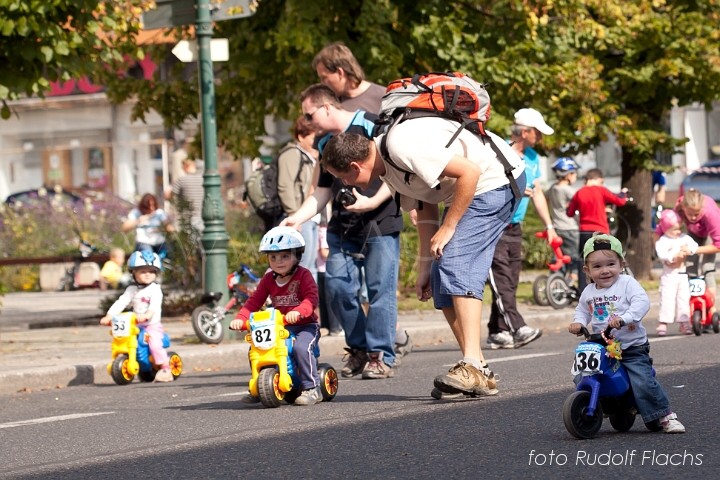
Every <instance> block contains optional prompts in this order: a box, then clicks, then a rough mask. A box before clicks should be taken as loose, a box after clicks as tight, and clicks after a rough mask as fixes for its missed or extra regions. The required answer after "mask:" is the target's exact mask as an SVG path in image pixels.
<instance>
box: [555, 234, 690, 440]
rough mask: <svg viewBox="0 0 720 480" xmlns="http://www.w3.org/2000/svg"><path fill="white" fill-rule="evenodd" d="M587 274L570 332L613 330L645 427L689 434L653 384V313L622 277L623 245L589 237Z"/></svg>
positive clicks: (629, 279)
mask: <svg viewBox="0 0 720 480" xmlns="http://www.w3.org/2000/svg"><path fill="white" fill-rule="evenodd" d="M583 258H584V259H585V266H584V267H583V270H584V271H585V273H586V274H587V275H588V276H589V277H590V279H591V280H592V283H590V284H589V285H588V286H587V288H585V290H584V291H583V293H582V295H581V296H580V301H579V302H578V306H577V308H576V309H575V317H574V320H573V323H571V324H570V326H569V327H568V331H569V332H570V333H574V334H576V335H579V334H580V331H581V328H582V327H583V326H585V327H588V328H589V329H591V331H592V332H593V333H600V332H603V331H604V330H605V329H606V328H607V327H608V326H610V327H613V328H614V329H615V330H614V336H615V338H616V339H617V340H618V341H620V343H621V348H622V360H621V362H622V364H623V365H624V366H625V369H626V370H627V373H628V377H629V378H630V385H631V386H632V391H633V395H634V396H635V403H636V404H637V409H638V412H639V413H640V415H641V416H642V419H643V422H645V423H646V424H648V423H651V422H655V421H657V420H659V421H660V425H662V428H663V430H664V431H665V432H666V433H685V427H684V426H683V424H682V423H680V422H679V421H678V419H677V415H675V414H674V413H673V412H672V410H670V401H669V400H668V397H667V395H666V394H665V391H664V390H663V388H662V387H661V386H660V384H659V383H658V382H657V380H656V379H655V376H654V375H653V372H652V359H651V358H650V344H649V343H648V338H647V332H646V331H645V327H644V326H643V324H642V319H643V317H644V316H645V315H646V314H647V312H648V310H650V299H649V298H648V295H647V293H646V292H645V290H644V289H643V288H642V286H640V284H639V283H638V282H637V280H635V279H634V278H633V277H631V276H630V275H620V273H621V272H622V271H623V268H624V266H625V258H624V257H623V249H622V244H621V243H620V241H619V240H618V239H617V238H615V237H613V236H612V235H606V234H600V235H596V236H594V237H591V238H590V239H589V240H588V241H587V242H585V245H584V247H583Z"/></svg>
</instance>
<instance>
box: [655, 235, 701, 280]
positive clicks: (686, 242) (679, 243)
mask: <svg viewBox="0 0 720 480" xmlns="http://www.w3.org/2000/svg"><path fill="white" fill-rule="evenodd" d="M682 247H687V248H688V250H690V253H691V254H695V252H697V249H698V244H697V242H696V241H695V240H693V239H692V238H690V236H689V235H686V234H684V233H683V234H681V235H680V236H679V237H677V238H670V237H668V236H666V235H663V236H662V237H660V238H658V240H657V242H655V253H657V257H658V260H660V261H661V262H663V275H665V274H669V273H683V272H685V264H684V263H683V264H681V265H680V266H679V267H677V268H672V267H669V266H667V265H666V264H665V262H671V263H672V262H674V261H675V257H677V254H678V253H680V249H681V248H682Z"/></svg>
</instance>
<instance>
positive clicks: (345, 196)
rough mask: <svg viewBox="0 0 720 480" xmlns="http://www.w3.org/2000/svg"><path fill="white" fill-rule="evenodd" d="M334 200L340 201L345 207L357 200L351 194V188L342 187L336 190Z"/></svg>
mask: <svg viewBox="0 0 720 480" xmlns="http://www.w3.org/2000/svg"><path fill="white" fill-rule="evenodd" d="M335 200H337V201H338V202H340V204H341V205H342V206H343V207H347V206H348V205H353V204H354V203H355V202H356V201H357V198H355V195H353V193H352V190H350V189H349V188H345V187H343V188H341V189H340V190H338V193H337V195H336V196H335Z"/></svg>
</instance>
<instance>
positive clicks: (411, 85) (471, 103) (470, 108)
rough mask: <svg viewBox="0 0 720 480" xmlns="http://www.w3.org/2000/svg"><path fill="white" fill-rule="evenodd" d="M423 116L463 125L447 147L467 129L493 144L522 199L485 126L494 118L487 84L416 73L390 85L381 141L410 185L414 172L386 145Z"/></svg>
mask: <svg viewBox="0 0 720 480" xmlns="http://www.w3.org/2000/svg"><path fill="white" fill-rule="evenodd" d="M421 117H442V118H447V119H449V120H453V121H455V122H458V123H459V127H458V130H457V132H455V135H453V136H452V138H451V139H450V141H449V142H448V143H447V145H445V148H447V147H449V146H450V145H451V144H452V143H453V142H454V141H455V139H456V138H457V137H458V135H460V132H462V130H463V129H466V130H469V131H470V132H472V133H474V134H475V135H476V136H478V138H479V139H480V140H481V141H482V142H483V143H485V142H489V144H490V147H491V148H492V149H493V151H494V152H495V155H497V158H498V160H499V161H500V163H502V165H503V167H504V169H505V176H507V178H508V179H509V181H510V187H511V188H512V191H513V194H514V195H515V197H516V198H521V197H522V194H521V192H520V189H519V188H518V186H517V182H516V180H515V177H514V176H513V174H512V172H513V167H512V165H510V162H508V160H507V159H506V158H505V155H503V153H502V152H501V150H500V149H499V148H498V147H497V145H495V143H494V142H493V141H492V139H491V138H490V136H489V135H488V134H487V133H486V132H485V123H486V122H487V121H488V119H489V118H490V95H489V94H488V92H487V90H486V89H485V85H484V84H482V83H479V82H477V81H475V80H473V79H472V78H470V77H469V76H467V75H465V74H464V73H460V72H446V73H442V72H434V73H425V74H416V75H414V76H413V77H412V78H401V79H399V80H395V81H393V82H390V84H389V85H388V86H387V89H386V90H385V95H384V96H383V98H382V104H381V108H380V125H381V128H380V129H379V132H378V134H380V133H384V134H385V136H384V137H383V138H382V139H381V141H380V151H381V153H382V156H383V158H384V159H385V161H386V162H387V163H389V164H390V166H392V167H393V168H395V169H396V170H400V171H401V172H404V173H405V182H406V183H407V182H408V179H409V176H410V175H413V173H412V172H408V171H407V170H404V169H402V168H400V167H399V166H397V165H396V164H395V163H394V162H393V161H392V159H391V158H390V155H389V154H388V151H387V145H386V139H387V133H388V132H389V131H390V129H392V127H393V126H395V125H397V124H398V123H401V122H404V121H405V120H410V119H413V118H421Z"/></svg>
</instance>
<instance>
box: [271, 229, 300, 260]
mask: <svg viewBox="0 0 720 480" xmlns="http://www.w3.org/2000/svg"><path fill="white" fill-rule="evenodd" d="M283 250H295V251H296V252H297V253H298V254H300V255H301V254H302V253H303V252H304V251H305V239H304V238H303V236H302V235H301V234H300V232H298V231H297V230H295V229H294V228H291V227H275V228H271V229H270V230H269V231H268V232H267V233H266V234H265V235H263V237H262V240H260V253H268V252H281V251H283Z"/></svg>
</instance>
